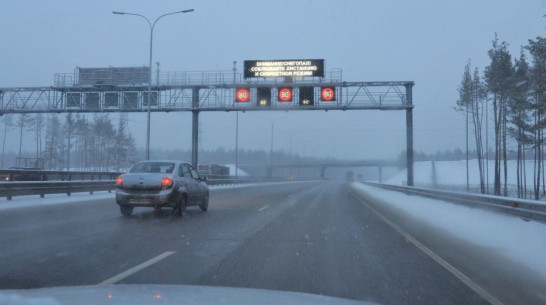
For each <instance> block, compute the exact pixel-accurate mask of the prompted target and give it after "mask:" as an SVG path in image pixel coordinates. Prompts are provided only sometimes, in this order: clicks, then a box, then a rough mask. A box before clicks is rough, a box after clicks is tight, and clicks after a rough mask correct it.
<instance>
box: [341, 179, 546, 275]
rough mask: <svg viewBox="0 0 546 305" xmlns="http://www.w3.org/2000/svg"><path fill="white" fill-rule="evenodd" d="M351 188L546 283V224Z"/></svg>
mask: <svg viewBox="0 0 546 305" xmlns="http://www.w3.org/2000/svg"><path fill="white" fill-rule="evenodd" d="M351 188H353V190H355V191H356V192H357V193H360V194H367V196H371V197H373V198H377V199H379V200H380V201H381V203H382V204H386V205H389V208H394V209H396V210H398V211H401V212H402V213H405V215H406V216H407V217H410V218H414V219H417V220H418V221H420V222H423V223H427V224H430V225H432V226H433V227H435V228H438V229H440V230H445V231H446V232H449V233H450V234H454V235H455V236H456V237H458V238H460V239H462V240H465V241H468V242H469V243H471V244H474V245H476V246H479V247H481V248H487V249H490V251H494V252H495V253H496V254H499V255H502V256H505V257H507V258H509V259H510V260H512V261H516V262H517V263H519V264H522V265H525V266H528V267H529V268H530V269H531V270H533V271H536V272H537V273H539V274H540V275H541V276H543V277H544V279H545V280H546V225H545V224H544V223H540V222H535V221H529V222H526V221H523V220H522V219H520V218H518V217H514V216H512V215H507V214H502V213H497V212H494V211H489V210H482V209H476V208H471V207H468V206H464V205H457V204H453V203H449V202H445V201H442V200H434V199H429V198H424V197H418V200H416V199H415V198H416V197H415V196H410V195H406V194H403V193H399V192H394V191H386V190H383V189H379V188H375V187H371V186H367V185H363V184H361V183H358V182H355V183H352V184H351Z"/></svg>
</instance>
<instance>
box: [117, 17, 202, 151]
mask: <svg viewBox="0 0 546 305" xmlns="http://www.w3.org/2000/svg"><path fill="white" fill-rule="evenodd" d="M193 11H194V9H189V10H183V11H177V12H172V13H167V14H163V15H161V16H159V17H157V19H156V20H155V21H154V23H151V22H150V20H149V19H148V18H146V17H145V16H144V15H140V14H134V13H126V12H112V13H113V14H116V15H131V16H138V17H142V18H144V20H146V22H147V23H148V25H149V26H150V58H149V59H150V60H149V64H148V68H149V70H150V71H149V75H148V77H149V79H148V119H147V127H146V160H150V118H151V114H150V113H151V104H152V46H153V40H154V28H155V25H156V23H157V22H158V21H159V19H161V18H163V17H165V16H169V15H174V14H182V13H189V12H193Z"/></svg>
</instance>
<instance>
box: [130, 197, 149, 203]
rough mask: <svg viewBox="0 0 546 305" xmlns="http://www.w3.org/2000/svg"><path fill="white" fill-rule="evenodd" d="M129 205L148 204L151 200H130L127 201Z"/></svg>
mask: <svg viewBox="0 0 546 305" xmlns="http://www.w3.org/2000/svg"><path fill="white" fill-rule="evenodd" d="M129 203H130V204H150V203H152V200H151V199H149V198H131V199H129Z"/></svg>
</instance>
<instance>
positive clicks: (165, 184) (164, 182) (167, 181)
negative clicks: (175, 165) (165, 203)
mask: <svg viewBox="0 0 546 305" xmlns="http://www.w3.org/2000/svg"><path fill="white" fill-rule="evenodd" d="M171 186H173V179H171V178H168V177H165V178H163V179H161V189H164V190H166V189H168V188H170V187H171Z"/></svg>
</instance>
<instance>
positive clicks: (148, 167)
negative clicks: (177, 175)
mask: <svg viewBox="0 0 546 305" xmlns="http://www.w3.org/2000/svg"><path fill="white" fill-rule="evenodd" d="M174 165H175V164H174V163H165V162H141V163H137V164H135V165H134V166H133V167H132V168H131V170H129V172H130V173H167V174H171V173H172V172H173V169H174Z"/></svg>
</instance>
